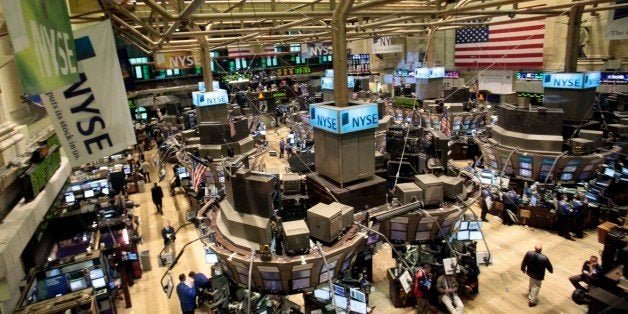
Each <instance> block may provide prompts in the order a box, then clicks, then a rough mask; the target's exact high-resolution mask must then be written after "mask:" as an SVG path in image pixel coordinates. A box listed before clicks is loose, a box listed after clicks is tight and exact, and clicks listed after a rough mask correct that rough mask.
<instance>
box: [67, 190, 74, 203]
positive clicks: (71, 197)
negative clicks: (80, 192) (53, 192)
mask: <svg viewBox="0 0 628 314" xmlns="http://www.w3.org/2000/svg"><path fill="white" fill-rule="evenodd" d="M75 201H76V198H75V197H74V193H72V192H70V193H65V202H66V203H74V202H75Z"/></svg>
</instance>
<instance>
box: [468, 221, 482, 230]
mask: <svg viewBox="0 0 628 314" xmlns="http://www.w3.org/2000/svg"><path fill="white" fill-rule="evenodd" d="M481 228H482V222H481V221H469V230H480V229H481Z"/></svg>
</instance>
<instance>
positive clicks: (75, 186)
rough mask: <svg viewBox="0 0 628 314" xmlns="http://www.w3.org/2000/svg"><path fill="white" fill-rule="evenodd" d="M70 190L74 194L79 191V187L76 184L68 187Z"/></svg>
mask: <svg viewBox="0 0 628 314" xmlns="http://www.w3.org/2000/svg"><path fill="white" fill-rule="evenodd" d="M70 188H71V189H72V191H74V192H76V191H80V190H81V185H79V184H76V185H73V186H71V187H70Z"/></svg>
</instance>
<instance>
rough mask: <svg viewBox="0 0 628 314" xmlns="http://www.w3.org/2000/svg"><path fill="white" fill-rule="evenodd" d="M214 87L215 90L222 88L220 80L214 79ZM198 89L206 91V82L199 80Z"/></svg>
mask: <svg viewBox="0 0 628 314" xmlns="http://www.w3.org/2000/svg"><path fill="white" fill-rule="evenodd" d="M212 89H213V90H217V89H220V82H218V81H212ZM198 90H199V91H200V92H204V91H205V82H198Z"/></svg>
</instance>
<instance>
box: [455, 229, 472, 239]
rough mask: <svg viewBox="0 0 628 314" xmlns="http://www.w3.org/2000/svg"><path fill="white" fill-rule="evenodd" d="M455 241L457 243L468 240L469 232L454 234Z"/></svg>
mask: <svg viewBox="0 0 628 314" xmlns="http://www.w3.org/2000/svg"><path fill="white" fill-rule="evenodd" d="M456 239H458V240H459V241H467V240H469V230H462V231H458V233H457V234H456Z"/></svg>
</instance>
